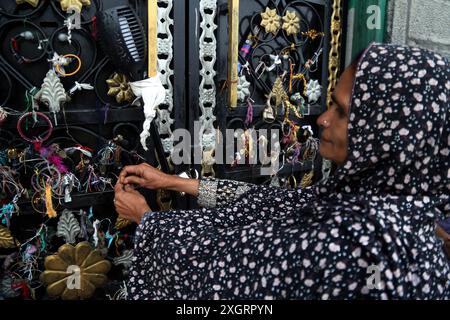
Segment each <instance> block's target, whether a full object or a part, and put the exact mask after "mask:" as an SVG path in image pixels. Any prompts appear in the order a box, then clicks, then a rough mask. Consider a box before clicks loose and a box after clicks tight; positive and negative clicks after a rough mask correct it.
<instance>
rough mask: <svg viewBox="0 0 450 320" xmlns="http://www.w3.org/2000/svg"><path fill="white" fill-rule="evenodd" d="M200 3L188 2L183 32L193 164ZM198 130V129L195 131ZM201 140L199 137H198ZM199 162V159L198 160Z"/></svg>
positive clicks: (198, 74) (196, 117)
mask: <svg viewBox="0 0 450 320" xmlns="http://www.w3.org/2000/svg"><path fill="white" fill-rule="evenodd" d="M199 9H200V1H199V0H188V1H187V10H186V24H185V25H186V30H185V33H184V34H185V39H186V43H185V48H186V63H187V80H188V81H187V83H186V84H185V87H186V88H187V94H186V105H187V113H186V118H187V126H186V128H189V132H190V133H191V138H192V140H191V145H192V146H193V148H192V150H191V163H194V160H199V159H194V153H195V152H194V150H195V148H199V147H200V141H198V140H196V139H195V136H196V135H198V132H197V134H196V133H195V129H196V128H195V127H194V123H195V121H198V119H199V115H200V112H199V88H200V58H199V50H200V49H199V29H200V20H199V19H200V14H199V12H200V11H199ZM197 130H198V129H197ZM198 138H200V139H201V137H198ZM200 161H201V159H200ZM194 168H195V169H196V170H197V171H198V172H200V171H201V166H200V165H199V164H196V165H195V166H194ZM189 205H190V207H194V206H195V201H194V200H193V199H191V201H190V203H189Z"/></svg>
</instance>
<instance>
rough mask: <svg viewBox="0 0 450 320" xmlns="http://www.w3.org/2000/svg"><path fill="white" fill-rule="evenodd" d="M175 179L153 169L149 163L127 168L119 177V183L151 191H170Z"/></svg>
mask: <svg viewBox="0 0 450 320" xmlns="http://www.w3.org/2000/svg"><path fill="white" fill-rule="evenodd" d="M173 178H174V177H173V176H171V175H168V174H165V173H164V172H162V171H160V170H158V169H156V168H154V167H152V166H151V165H149V164H147V163H142V164H139V165H136V166H126V167H125V168H123V170H122V172H121V173H120V175H119V183H121V184H123V185H131V184H133V185H136V186H139V187H141V188H147V189H151V190H156V189H168V186H169V185H170V180H171V179H173Z"/></svg>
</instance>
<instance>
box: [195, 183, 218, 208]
mask: <svg viewBox="0 0 450 320" xmlns="http://www.w3.org/2000/svg"><path fill="white" fill-rule="evenodd" d="M217 185H218V180H215V179H201V180H200V182H199V185H198V198H197V202H198V205H199V206H201V207H203V208H214V207H215V206H216V204H217V199H216V197H217Z"/></svg>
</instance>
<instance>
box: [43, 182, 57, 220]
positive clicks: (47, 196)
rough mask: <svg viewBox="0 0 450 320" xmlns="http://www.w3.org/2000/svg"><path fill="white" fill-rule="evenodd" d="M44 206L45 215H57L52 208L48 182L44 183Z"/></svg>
mask: <svg viewBox="0 0 450 320" xmlns="http://www.w3.org/2000/svg"><path fill="white" fill-rule="evenodd" d="M45 206H46V208H47V216H48V217H49V218H56V217H57V216H58V214H57V213H56V211H55V209H54V208H53V199H52V188H51V186H50V184H49V183H48V182H47V183H46V185H45Z"/></svg>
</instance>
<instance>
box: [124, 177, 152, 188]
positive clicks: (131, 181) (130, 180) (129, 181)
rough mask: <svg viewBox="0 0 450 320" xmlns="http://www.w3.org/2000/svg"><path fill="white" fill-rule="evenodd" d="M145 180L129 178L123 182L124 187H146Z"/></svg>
mask: <svg viewBox="0 0 450 320" xmlns="http://www.w3.org/2000/svg"><path fill="white" fill-rule="evenodd" d="M145 182H146V181H145V179H142V178H140V177H137V176H129V177H126V178H125V179H124V180H123V183H124V185H130V184H136V185H138V186H141V187H143V186H144V185H145Z"/></svg>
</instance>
